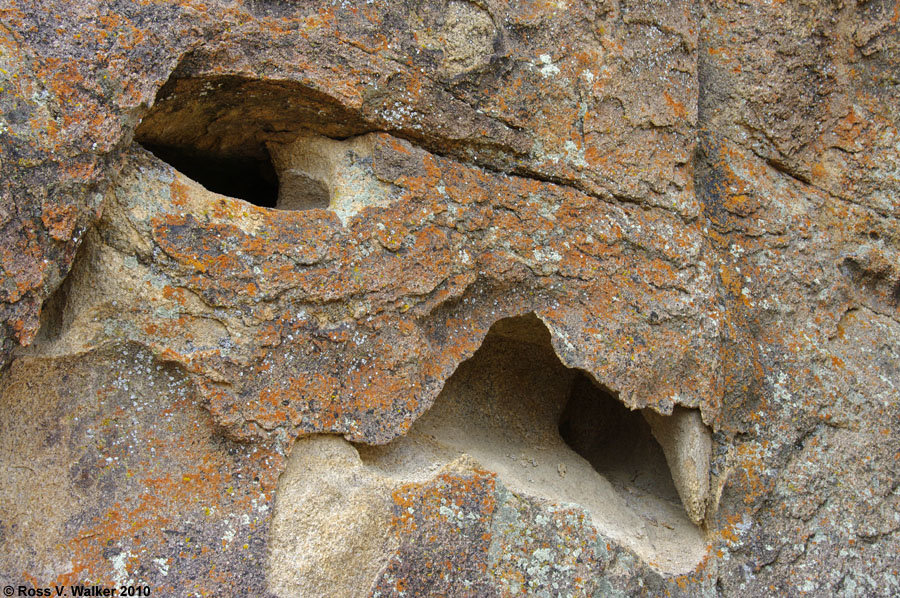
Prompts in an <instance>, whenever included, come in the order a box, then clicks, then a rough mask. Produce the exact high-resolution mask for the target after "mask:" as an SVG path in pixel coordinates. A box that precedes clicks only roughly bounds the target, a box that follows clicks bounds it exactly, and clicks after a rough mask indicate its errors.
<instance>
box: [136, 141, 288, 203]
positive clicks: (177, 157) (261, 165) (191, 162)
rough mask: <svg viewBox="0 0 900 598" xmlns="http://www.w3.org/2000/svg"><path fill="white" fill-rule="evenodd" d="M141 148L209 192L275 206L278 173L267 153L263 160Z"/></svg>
mask: <svg viewBox="0 0 900 598" xmlns="http://www.w3.org/2000/svg"><path fill="white" fill-rule="evenodd" d="M144 147H145V148H146V149H147V150H149V151H150V152H151V153H152V154H153V155H154V156H156V157H157V158H159V159H160V160H162V161H163V162H166V163H168V164H169V165H171V166H172V167H174V168H175V169H176V170H178V171H179V172H181V173H182V174H184V175H185V176H187V177H189V178H191V179H193V180H195V181H197V182H198V183H200V184H201V185H203V186H204V187H206V188H207V189H208V190H210V191H213V192H215V193H219V194H221V195H227V196H229V197H236V198H238V199H243V200H244V201H247V202H250V203H252V204H253V205H257V206H260V207H263V208H275V207H278V187H279V185H278V174H277V172H276V171H275V166H274V165H273V164H272V161H271V159H269V157H268V154H266V156H265V157H257V156H240V155H234V156H219V155H215V154H212V153H206V152H200V151H196V150H191V149H185V148H180V147H177V146H165V145H152V144H144Z"/></svg>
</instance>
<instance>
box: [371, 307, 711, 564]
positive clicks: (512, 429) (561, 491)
mask: <svg viewBox="0 0 900 598" xmlns="http://www.w3.org/2000/svg"><path fill="white" fill-rule="evenodd" d="M661 417H662V416H661ZM653 421H655V420H652V419H651V421H650V422H648V421H645V419H644V416H643V415H642V414H641V413H640V412H633V411H629V410H628V409H627V408H626V407H624V406H623V405H622V404H621V403H620V402H619V401H618V399H617V398H616V397H615V396H614V395H613V393H611V392H610V391H608V390H607V389H603V388H600V387H598V386H596V385H595V384H594V383H593V382H592V381H591V380H590V379H589V378H588V377H587V376H586V375H585V374H583V373H581V372H579V371H577V370H574V369H570V368H567V367H565V366H564V365H563V364H562V363H561V362H560V360H559V358H558V357H557V356H556V354H555V352H554V350H553V348H552V345H551V342H550V333H549V331H548V330H547V328H546V327H545V326H544V324H543V323H542V322H541V321H540V320H539V319H538V318H537V317H536V316H535V315H533V314H531V315H527V316H521V317H516V318H508V319H505V320H501V321H499V322H497V323H496V324H495V325H494V326H493V327H492V328H491V330H490V332H489V333H488V335H487V337H486V338H485V340H484V342H483V344H482V346H481V347H480V348H479V349H478V351H477V352H476V353H475V355H474V356H473V357H472V358H470V359H469V360H467V361H465V362H463V363H462V364H460V366H459V367H458V368H457V370H456V372H454V374H453V375H452V376H451V377H450V378H449V379H448V380H447V382H446V384H445V386H444V388H443V390H442V391H441V393H440V395H439V396H438V397H437V399H436V400H435V403H434V405H433V406H432V408H431V409H430V410H429V411H428V412H427V413H426V414H425V415H423V416H422V418H420V419H419V420H418V421H417V422H416V423H415V424H414V425H413V426H412V428H411V429H410V431H409V433H408V434H407V435H406V436H404V437H402V438H398V439H397V440H395V441H393V442H391V443H390V444H388V445H386V446H374V447H370V446H359V447H357V450H358V452H359V455H360V458H361V460H362V463H363V464H364V466H365V467H366V468H367V469H369V470H374V471H377V472H379V474H380V475H382V476H386V477H388V478H391V479H397V480H415V481H423V480H425V479H427V478H429V477H430V476H432V475H434V474H435V473H436V472H437V471H438V470H439V469H440V468H441V467H443V466H445V465H446V464H447V463H449V462H450V461H452V460H453V459H456V458H458V457H459V456H460V455H462V454H467V455H470V456H471V457H474V458H475V459H476V460H477V461H478V462H479V463H481V464H482V466H484V467H485V468H487V469H489V470H491V471H494V472H496V473H497V474H498V476H499V478H500V479H501V480H502V481H503V483H504V484H505V485H507V486H508V487H509V488H510V489H512V490H513V491H515V492H519V493H522V494H526V495H530V496H535V497H539V498H543V499H549V500H551V501H553V502H556V503H575V504H578V505H580V506H581V507H582V508H584V509H585V510H586V511H587V512H588V513H589V514H590V516H591V519H592V521H593V523H594V525H595V526H596V527H597V529H598V530H599V531H600V532H601V533H603V534H605V535H606V536H607V537H610V538H612V539H614V540H616V541H618V542H620V543H621V544H623V545H625V546H627V547H628V548H630V549H632V550H634V551H635V552H636V553H637V554H638V555H639V556H641V557H642V558H643V559H644V560H645V561H646V562H647V563H648V564H650V565H651V566H653V567H656V568H658V569H659V570H662V571H665V572H672V573H674V572H685V571H690V570H692V569H693V568H694V567H695V566H696V565H697V563H699V562H700V560H701V559H702V558H703V556H704V555H705V552H706V541H705V538H704V534H703V531H702V529H701V528H700V527H698V526H697V525H695V522H697V521H698V518H697V517H696V511H697V509H696V508H692V513H693V514H692V515H690V516H689V514H688V512H686V510H685V507H684V506H683V505H682V501H681V500H680V499H679V494H680V490H679V489H677V488H678V486H679V482H676V481H674V480H673V475H672V470H671V468H670V466H669V462H670V461H671V462H673V463H675V465H676V469H677V470H678V471H679V472H682V470H683V469H684V468H683V467H682V466H681V462H680V461H679V459H680V457H679V456H678V455H679V454H680V453H678V451H677V450H669V449H666V450H665V451H664V450H663V448H661V447H660V444H659V443H658V442H657V440H656V438H657V436H658V433H659V435H662V434H663V433H664V434H668V435H665V436H664V437H665V438H669V437H673V438H674V437H676V436H677V438H676V444H675V445H673V446H676V447H680V445H678V442H681V440H680V439H681V438H682V436H684V435H683V434H682V433H681V432H680V431H679V430H676V429H675V428H673V427H672V426H668V425H667V424H662V425H659V424H654V426H651V425H649V424H650V423H652V422H653ZM691 421H693V420H691ZM673 430H674V431H673ZM660 431H661V432H660ZM669 432H672V433H671V434H670V433H669ZM670 448H671V447H670ZM688 452H689V453H690V451H688ZM701 453H702V451H701ZM693 454H694V453H691V455H693ZM670 457H671V458H670ZM698 461H702V459H698ZM682 473H683V472H682ZM691 475H695V474H691ZM703 475H707V476H708V469H707V470H705V471H704V473H703ZM675 477H677V478H679V479H682V478H685V476H683V475H681V473H679V475H678V476H675ZM687 478H688V479H689V481H690V479H692V478H691V477H690V476H687ZM682 486H685V487H690V488H693V486H691V485H690V484H689V483H688V484H684V483H682Z"/></svg>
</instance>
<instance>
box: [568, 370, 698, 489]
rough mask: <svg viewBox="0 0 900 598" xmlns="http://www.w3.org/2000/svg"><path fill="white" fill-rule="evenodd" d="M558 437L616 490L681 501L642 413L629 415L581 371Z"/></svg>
mask: <svg viewBox="0 0 900 598" xmlns="http://www.w3.org/2000/svg"><path fill="white" fill-rule="evenodd" d="M559 434H560V436H561V437H562V439H563V440H564V441H565V442H566V444H567V445H569V447H570V448H571V449H572V450H574V451H575V452H576V453H578V454H579V455H580V456H581V457H583V458H584V459H585V460H586V461H587V462H588V463H590V464H591V466H592V467H593V468H594V469H595V470H596V471H597V472H598V473H600V474H601V475H603V477H605V478H606V479H608V480H609V481H611V482H612V483H613V484H614V485H616V486H619V487H627V486H634V487H637V488H639V489H641V490H643V491H645V492H648V493H650V494H653V495H655V496H658V497H659V498H663V499H665V500H668V501H670V502H673V503H678V502H679V500H680V499H679V497H678V491H677V490H676V488H675V484H674V482H673V481H672V475H671V473H670V471H669V467H668V464H667V463H666V457H665V455H664V454H663V451H662V448H661V447H660V446H659V443H658V442H657V441H656V439H655V438H654V437H653V432H652V431H651V429H650V425H649V424H648V423H647V422H646V420H645V419H644V417H643V416H642V415H641V412H640V411H631V410H630V409H628V408H627V407H625V405H623V404H622V403H621V401H619V399H618V398H617V397H616V395H615V394H614V393H613V392H612V391H610V390H609V389H607V388H604V387H601V386H597V385H595V384H594V383H593V382H592V381H591V380H590V378H588V376H586V375H585V374H582V373H580V372H579V373H578V375H577V376H576V377H575V379H574V380H573V382H572V386H571V388H570V390H569V400H568V402H567V403H566V406H565V409H564V410H563V413H562V416H561V417H560V421H559Z"/></svg>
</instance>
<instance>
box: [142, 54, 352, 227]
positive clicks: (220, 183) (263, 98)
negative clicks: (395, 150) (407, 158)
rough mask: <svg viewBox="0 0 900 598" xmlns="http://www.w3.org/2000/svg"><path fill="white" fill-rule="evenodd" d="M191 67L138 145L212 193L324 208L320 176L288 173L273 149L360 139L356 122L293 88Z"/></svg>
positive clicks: (168, 87)
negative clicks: (305, 140) (307, 140)
mask: <svg viewBox="0 0 900 598" xmlns="http://www.w3.org/2000/svg"><path fill="white" fill-rule="evenodd" d="M189 64H190V60H187V61H186V63H185V65H183V67H179V68H178V69H176V71H175V72H176V73H177V75H173V77H172V78H171V79H169V81H167V82H166V84H165V85H164V86H163V87H162V88H161V89H160V91H159V93H158V94H157V97H156V101H155V102H154V104H153V106H152V107H151V109H150V110H149V112H148V113H147V114H146V115H145V116H144V118H143V119H142V121H141V123H140V125H139V126H138V127H137V129H136V130H135V137H134V138H135V141H136V142H138V143H139V144H141V145H142V146H143V147H145V148H146V149H147V150H149V151H150V152H152V153H153V154H154V155H155V156H156V157H157V158H159V159H161V160H163V161H165V162H167V163H169V164H170V165H172V166H173V167H174V168H175V169H177V170H178V171H180V172H181V173H182V174H184V175H185V176H188V177H190V178H191V179H193V180H195V181H196V182H198V183H200V184H201V185H203V186H204V187H206V188H207V189H209V190H210V191H214V192H216V193H220V194H222V195H228V196H230V197H236V198H240V199H243V200H245V201H248V202H250V203H253V204H255V205H258V206H262V207H266V208H276V209H283V210H307V209H311V208H328V207H329V204H330V201H331V191H330V187H329V181H328V180H325V179H323V178H322V177H321V176H318V175H319V174H322V172H320V171H322V170H323V169H322V168H318V169H313V170H311V171H308V172H297V171H296V169H293V170H289V169H285V168H284V165H283V164H281V163H280V162H279V160H278V159H277V158H276V156H274V155H270V148H272V147H275V148H277V147H280V146H287V145H291V144H293V143H294V142H295V141H296V140H297V139H298V138H301V137H310V136H318V137H327V138H339V139H345V138H348V137H352V136H355V135H359V134H361V133H365V132H366V131H367V130H368V128H367V127H366V126H365V124H364V123H363V122H362V121H361V119H360V118H359V116H358V115H356V114H353V113H350V112H348V111H347V110H346V109H344V108H342V107H341V106H340V105H339V104H338V103H337V102H335V101H334V100H333V99H332V98H329V97H328V96H326V95H325V94H323V93H321V92H318V91H315V90H312V89H309V88H307V87H304V86H303V85H301V84H299V83H296V82H292V81H270V80H263V81H259V80H251V79H244V78H241V77H191V76H190V75H189V70H190V67H189V66H187V65H189Z"/></svg>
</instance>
